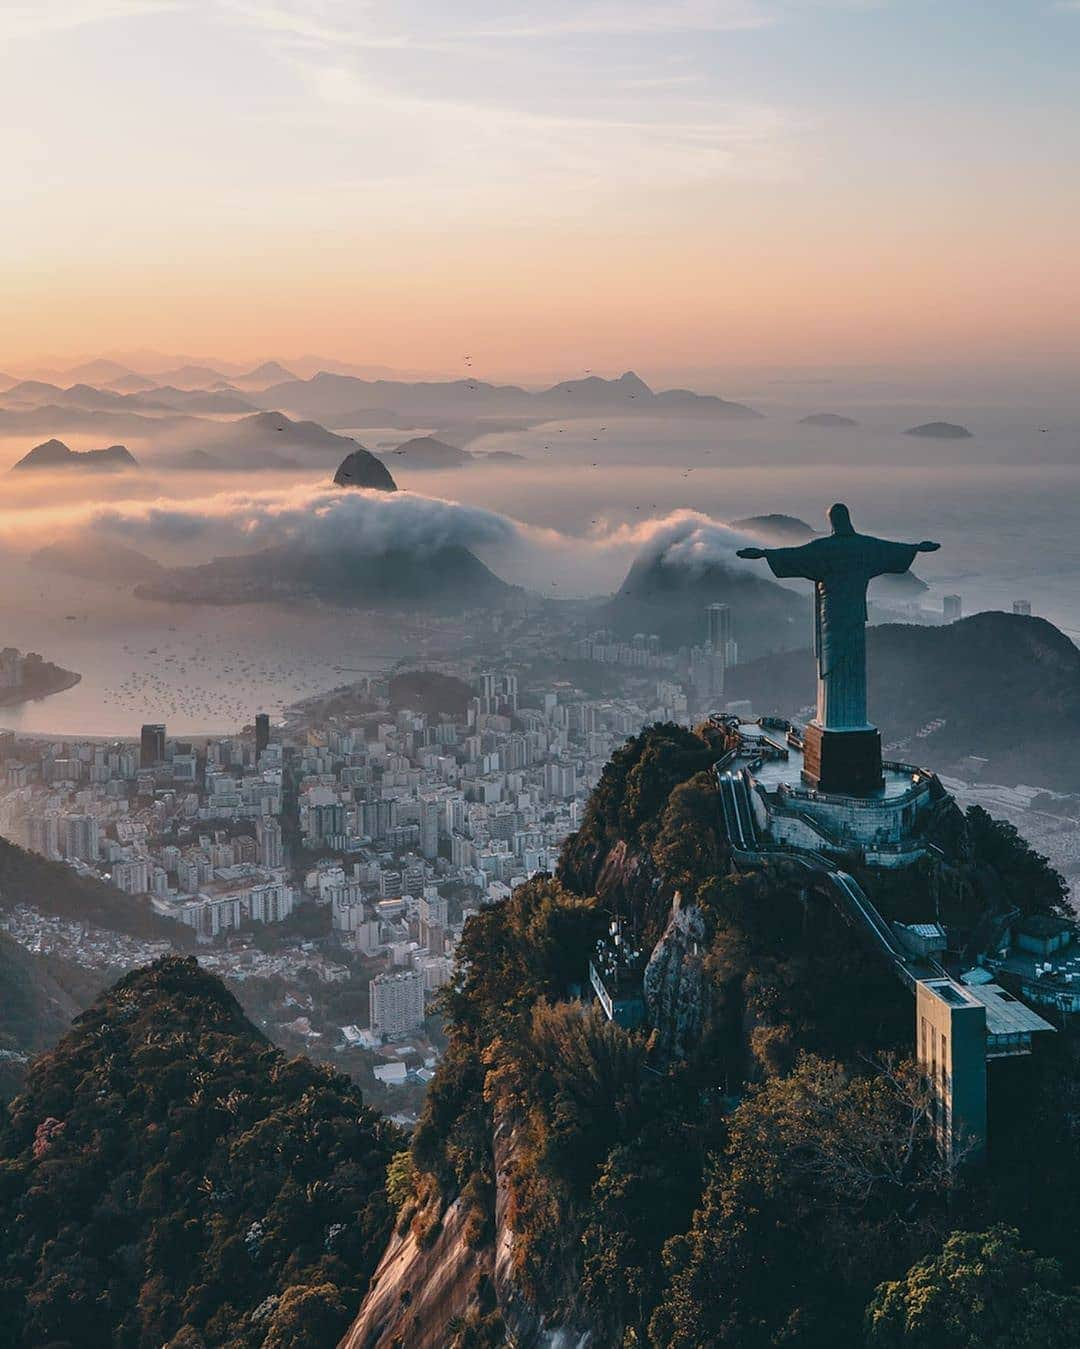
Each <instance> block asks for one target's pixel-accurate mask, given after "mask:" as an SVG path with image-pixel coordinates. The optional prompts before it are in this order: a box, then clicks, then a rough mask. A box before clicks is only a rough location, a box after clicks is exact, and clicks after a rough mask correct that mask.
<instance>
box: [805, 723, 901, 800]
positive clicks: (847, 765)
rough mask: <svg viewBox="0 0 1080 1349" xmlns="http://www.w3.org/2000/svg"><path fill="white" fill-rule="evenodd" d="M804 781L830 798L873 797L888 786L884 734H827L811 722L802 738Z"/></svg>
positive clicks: (876, 732)
mask: <svg viewBox="0 0 1080 1349" xmlns="http://www.w3.org/2000/svg"><path fill="white" fill-rule="evenodd" d="M802 778H803V781H804V782H805V783H806V785H807V786H808V787H813V788H814V789H815V790H816V791H819V792H827V793H828V794H829V795H831V796H871V795H873V793H874V792H877V791H880V790H881V788H882V787H883V786H884V785H885V779H884V777H883V776H882V772H881V733H880V732H879V731H877V730H875V729H873V728H870V729H868V730H865V731H827V730H825V729H824V728H823V727H821V726H819V725H818V724H817V722H813V721H812V722H811V723H810V724H809V726H807V728H806V731H805V734H804V735H803V771H802Z"/></svg>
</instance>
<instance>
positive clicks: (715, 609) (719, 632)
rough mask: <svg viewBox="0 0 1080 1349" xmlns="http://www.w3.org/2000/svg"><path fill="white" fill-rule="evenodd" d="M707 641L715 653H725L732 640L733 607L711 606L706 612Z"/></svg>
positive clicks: (727, 605) (723, 605)
mask: <svg viewBox="0 0 1080 1349" xmlns="http://www.w3.org/2000/svg"><path fill="white" fill-rule="evenodd" d="M705 618H706V622H707V623H708V629H707V641H708V644H709V646H711V647H712V649H713V650H714V651H724V650H725V649H726V647H727V644H728V642H730V641H731V640H732V637H733V635H734V634H733V632H732V627H731V605H730V604H710V605H708V606H707V608H706V610H705Z"/></svg>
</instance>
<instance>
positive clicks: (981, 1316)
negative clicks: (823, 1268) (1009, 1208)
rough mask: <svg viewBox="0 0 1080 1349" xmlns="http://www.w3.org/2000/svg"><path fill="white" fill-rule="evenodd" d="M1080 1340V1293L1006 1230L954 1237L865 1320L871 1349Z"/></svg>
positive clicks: (987, 1348) (877, 1301)
mask: <svg viewBox="0 0 1080 1349" xmlns="http://www.w3.org/2000/svg"><path fill="white" fill-rule="evenodd" d="M1078 1338H1080V1289H1078V1288H1072V1287H1069V1286H1068V1284H1067V1283H1066V1281H1065V1277H1064V1275H1063V1273H1062V1268H1061V1265H1060V1264H1059V1263H1058V1262H1057V1261H1056V1260H1047V1259H1044V1258H1041V1257H1040V1256H1038V1255H1036V1254H1035V1252H1034V1251H1028V1250H1024V1249H1023V1247H1022V1246H1021V1244H1020V1233H1019V1232H1018V1231H1017V1230H1016V1228H1015V1227H1006V1226H1003V1225H998V1226H996V1227H992V1228H990V1229H989V1230H988V1231H986V1232H953V1233H952V1234H951V1235H950V1236H949V1237H948V1239H947V1240H946V1242H945V1244H944V1246H943V1247H942V1249H941V1253H940V1255H935V1256H929V1257H927V1258H926V1259H925V1260H920V1261H919V1263H918V1264H917V1265H914V1266H912V1268H911V1269H909V1270H908V1272H907V1274H906V1275H905V1276H904V1277H903V1278H902V1279H897V1280H896V1281H895V1282H891V1283H883V1284H881V1285H880V1286H879V1287H878V1290H877V1292H876V1293H875V1294H874V1298H873V1301H872V1302H871V1303H870V1305H869V1307H868V1308H867V1312H866V1343H867V1345H868V1346H870V1349H939V1347H940V1346H941V1345H948V1346H949V1349H1071V1346H1073V1345H1075V1344H1076V1343H1077V1340H1078Z"/></svg>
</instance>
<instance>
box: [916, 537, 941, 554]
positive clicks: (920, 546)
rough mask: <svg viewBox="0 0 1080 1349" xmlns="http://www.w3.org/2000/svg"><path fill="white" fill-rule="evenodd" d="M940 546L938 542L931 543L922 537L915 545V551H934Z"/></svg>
mask: <svg viewBox="0 0 1080 1349" xmlns="http://www.w3.org/2000/svg"><path fill="white" fill-rule="evenodd" d="M940 547H941V544H940V543H931V542H930V540H929V539H923V541H922V543H917V544H916V545H915V551H916V552H917V553H936V552H937V550H938V549H939V548H940Z"/></svg>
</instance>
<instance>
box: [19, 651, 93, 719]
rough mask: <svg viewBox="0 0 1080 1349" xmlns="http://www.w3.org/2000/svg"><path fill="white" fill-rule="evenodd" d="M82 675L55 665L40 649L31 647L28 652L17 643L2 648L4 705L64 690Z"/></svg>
mask: <svg viewBox="0 0 1080 1349" xmlns="http://www.w3.org/2000/svg"><path fill="white" fill-rule="evenodd" d="M80 679H82V675H81V674H76V673H75V671H74V670H65V669H64V668H63V667H62V666H60V665H54V664H53V663H52V662H51V661H47V660H46V659H45V658H44V657H43V656H39V655H38V653H37V652H36V651H28V652H27V653H26V655H25V656H24V655H23V653H22V652H21V651H18V650H16V648H15V647H13V646H6V647H4V649H3V650H2V651H0V707H11V706H13V705H14V704H16V703H28V702H30V701H31V700H32V699H34V698H48V697H49V695H50V694H52V693H63V692H64V690H65V689H70V688H74V687H75V685H76V684H77V683H78V682H79V680H80Z"/></svg>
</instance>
